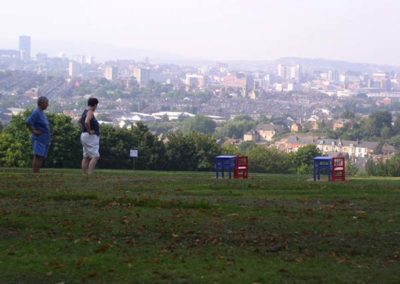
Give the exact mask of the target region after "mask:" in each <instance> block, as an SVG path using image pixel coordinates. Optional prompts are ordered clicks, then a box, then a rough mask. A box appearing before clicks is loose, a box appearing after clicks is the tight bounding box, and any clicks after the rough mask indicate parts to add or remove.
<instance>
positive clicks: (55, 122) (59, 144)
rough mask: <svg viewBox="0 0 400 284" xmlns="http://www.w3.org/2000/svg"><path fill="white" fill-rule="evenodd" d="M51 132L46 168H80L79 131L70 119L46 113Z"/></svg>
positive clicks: (61, 115)
mask: <svg viewBox="0 0 400 284" xmlns="http://www.w3.org/2000/svg"><path fill="white" fill-rule="evenodd" d="M47 117H48V119H49V123H50V130H51V135H52V139H51V145H50V148H49V153H48V157H47V159H46V166H47V167H53V168H75V167H79V166H80V162H81V160H82V149H81V143H80V130H79V129H78V128H77V127H75V126H74V125H73V124H72V120H71V118H70V117H68V116H65V115H63V114H54V113H48V114H47Z"/></svg>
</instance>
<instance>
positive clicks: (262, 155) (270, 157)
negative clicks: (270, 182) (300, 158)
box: [248, 146, 291, 173]
mask: <svg viewBox="0 0 400 284" xmlns="http://www.w3.org/2000/svg"><path fill="white" fill-rule="evenodd" d="M248 156H249V167H250V170H251V171H255V172H265V173H289V172H290V171H291V160H290V156H289V155H288V154H287V153H285V152H281V151H279V150H278V149H276V148H265V147H264V146H256V147H254V148H252V149H251V150H250V151H249V152H248Z"/></svg>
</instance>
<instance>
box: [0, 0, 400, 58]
mask: <svg viewBox="0 0 400 284" xmlns="http://www.w3.org/2000/svg"><path fill="white" fill-rule="evenodd" d="M21 7H24V9H21ZM398 10H400V2H398V1H394V0H386V1H383V2H382V1H379V2H378V1H374V2H371V3H367V4H366V3H365V2H364V1H361V0H352V1H344V0H339V1H336V2H335V3H320V2H318V1H316V0H305V1H302V3H298V1H293V0H284V1H280V2H279V3H278V2H277V1H261V0H254V1H252V2H251V3H249V2H248V1H247V2H246V1H244V0H224V1H218V2H213V1H211V0H203V1H200V0H195V1H191V2H190V3H186V2H183V1H179V0H172V1H168V3H165V2H162V1H157V0H150V1H147V2H146V3H142V2H140V1H125V0H116V1H115V2H114V5H112V6H110V5H109V3H108V2H107V1H102V0H101V1H94V0H90V1H85V2H84V3H80V2H79V1H77V0H71V1H69V2H68V4H67V3H53V2H52V1H49V0H39V1H36V2H34V3H31V2H28V1H24V0H16V1H14V2H9V3H7V4H6V5H5V7H3V9H2V10H1V11H0V24H1V25H2V26H7V27H8V28H7V30H5V31H3V33H2V36H1V37H0V48H2V49H8V48H11V49H13V48H16V47H17V37H18V36H19V35H23V34H26V35H30V36H31V38H32V51H33V54H36V53H38V52H44V53H48V54H50V55H55V54H57V53H59V52H65V53H66V54H68V55H71V56H73V55H78V54H87V55H93V56H94V57H96V58H101V59H113V58H119V59H123V58H132V59H139V58H144V57H146V56H147V57H150V58H154V59H160V60H166V61H168V60H170V59H171V58H172V59H183V60H200V61H238V60H239V61H273V60H276V59H278V58H282V57H297V58H307V59H326V60H335V61H345V62H352V63H366V64H376V65H389V66H400V58H399V57H398V56H397V53H398V52H397V50H399V49H400V40H399V39H398V37H396V34H398V31H399V28H398V25H397V13H396V12H395V11H398Z"/></svg>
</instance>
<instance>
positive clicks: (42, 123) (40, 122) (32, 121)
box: [25, 108, 51, 145]
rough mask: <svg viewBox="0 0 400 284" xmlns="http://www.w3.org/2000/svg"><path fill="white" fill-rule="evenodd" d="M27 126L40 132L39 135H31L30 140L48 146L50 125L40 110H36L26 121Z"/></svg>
mask: <svg viewBox="0 0 400 284" xmlns="http://www.w3.org/2000/svg"><path fill="white" fill-rule="evenodd" d="M25 123H26V125H27V126H32V128H33V129H36V130H40V132H41V134H40V135H32V140H33V141H34V140H36V141H38V142H40V143H43V144H46V145H48V144H50V140H51V135H50V124H49V121H48V119H47V116H46V114H45V113H44V112H43V110H41V109H40V108H36V109H35V110H34V111H33V112H32V114H31V115H30V116H29V117H28V119H27V120H26V122H25Z"/></svg>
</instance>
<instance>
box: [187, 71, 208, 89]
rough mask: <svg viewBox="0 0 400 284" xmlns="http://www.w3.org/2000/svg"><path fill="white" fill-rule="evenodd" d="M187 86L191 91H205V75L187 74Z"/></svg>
mask: <svg viewBox="0 0 400 284" xmlns="http://www.w3.org/2000/svg"><path fill="white" fill-rule="evenodd" d="M185 84H186V86H187V87H189V88H191V89H203V88H204V86H205V79H204V76H203V75H198V74H186V79H185Z"/></svg>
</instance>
